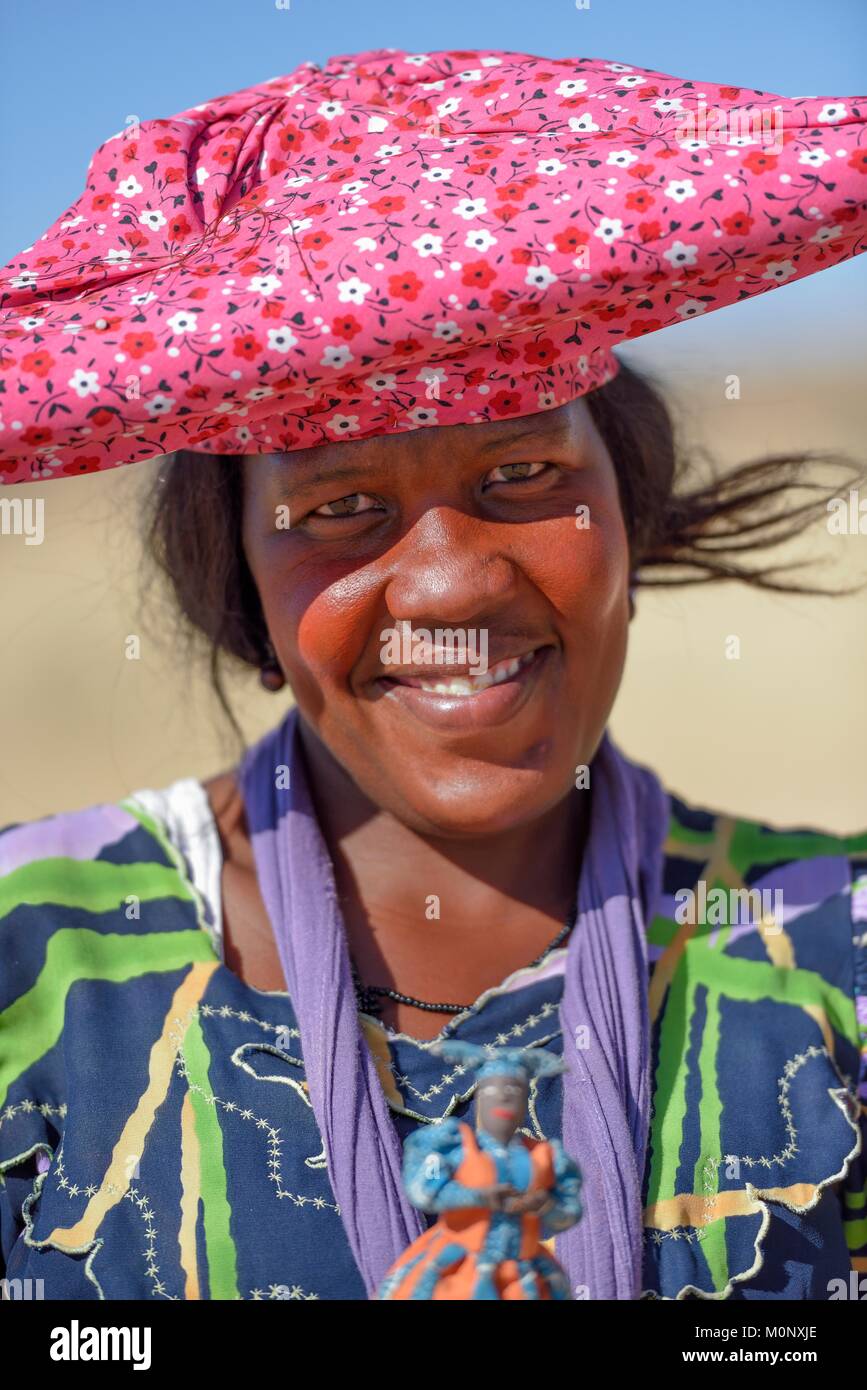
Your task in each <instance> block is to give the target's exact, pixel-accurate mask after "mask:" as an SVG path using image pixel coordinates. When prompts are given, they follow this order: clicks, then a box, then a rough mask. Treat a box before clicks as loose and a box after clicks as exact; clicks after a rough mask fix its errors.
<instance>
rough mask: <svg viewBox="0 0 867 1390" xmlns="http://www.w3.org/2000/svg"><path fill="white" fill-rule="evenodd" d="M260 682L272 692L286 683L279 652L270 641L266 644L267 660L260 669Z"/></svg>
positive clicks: (280, 688)
mask: <svg viewBox="0 0 867 1390" xmlns="http://www.w3.org/2000/svg"><path fill="white" fill-rule="evenodd" d="M259 683H260V684H261V686H262V688H263V690H270V691H271V692H272V693H273V692H276V691H278V690H282V689H283V686H284V685H285V684H286V677H285V676H284V675H283V672H282V670H281V669H280V663H279V661H278V660H277V653H276V652H275V650H274V648H273V646H272V644H271V643H270V642H267V643H266V644H265V660H264V662H263V663H262V666H261V667H260V670H259Z"/></svg>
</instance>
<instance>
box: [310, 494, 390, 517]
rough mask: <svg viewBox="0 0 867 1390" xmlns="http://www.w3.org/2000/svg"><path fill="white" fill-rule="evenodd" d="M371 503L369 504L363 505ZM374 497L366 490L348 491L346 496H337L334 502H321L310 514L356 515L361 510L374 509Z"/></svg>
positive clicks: (375, 503)
mask: <svg viewBox="0 0 867 1390" xmlns="http://www.w3.org/2000/svg"><path fill="white" fill-rule="evenodd" d="M365 503H371V504H372V505H371V506H365V505H364V504H365ZM376 505H377V502H376V498H375V497H371V496H370V495H369V494H368V493H366V492H350V493H347V495H346V497H338V499H337V501H336V502H323V504H322V506H321V507H317V508H316V510H315V511H314V512H311V516H358V515H359V514H360V513H362V512H369V511H372V510H374V509H375V507H376Z"/></svg>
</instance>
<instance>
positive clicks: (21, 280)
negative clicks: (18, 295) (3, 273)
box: [9, 270, 36, 290]
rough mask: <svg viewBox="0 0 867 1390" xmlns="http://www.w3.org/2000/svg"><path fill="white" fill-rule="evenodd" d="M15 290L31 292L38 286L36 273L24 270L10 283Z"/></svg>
mask: <svg viewBox="0 0 867 1390" xmlns="http://www.w3.org/2000/svg"><path fill="white" fill-rule="evenodd" d="M9 284H10V286H11V287H12V289H13V290H29V289H31V288H32V287H33V285H35V284H36V272H35V271H33V270H22V271H20V273H19V274H18V275H15V276H13V277H12V279H11V280H10V281H9Z"/></svg>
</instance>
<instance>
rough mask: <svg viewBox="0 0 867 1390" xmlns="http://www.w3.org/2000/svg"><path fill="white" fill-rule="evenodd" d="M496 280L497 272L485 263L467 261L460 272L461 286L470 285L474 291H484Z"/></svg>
mask: <svg viewBox="0 0 867 1390" xmlns="http://www.w3.org/2000/svg"><path fill="white" fill-rule="evenodd" d="M496 278H497V272H496V271H495V270H494V269H493V268H492V267H491V266H489V265H488V262H487V261H467V263H466V265H465V266H464V268H463V270H462V271H461V284H462V285H472V286H473V288H474V289H479V290H486V289H487V288H488V285H489V284H490V283H491V281H492V280H496Z"/></svg>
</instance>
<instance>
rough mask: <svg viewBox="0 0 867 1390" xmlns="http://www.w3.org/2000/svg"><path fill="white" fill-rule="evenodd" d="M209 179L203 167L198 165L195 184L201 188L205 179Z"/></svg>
mask: <svg viewBox="0 0 867 1390" xmlns="http://www.w3.org/2000/svg"><path fill="white" fill-rule="evenodd" d="M210 177H211V175H210V174H209V173H208V171H207V169H205V168H204V167H203V165H201V164H200V165H199V167H198V169H197V170H196V183H197V184H198V185H199V187H200V188H201V186H202V184H203V183H204V182H205V179H209V178H210Z"/></svg>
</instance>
